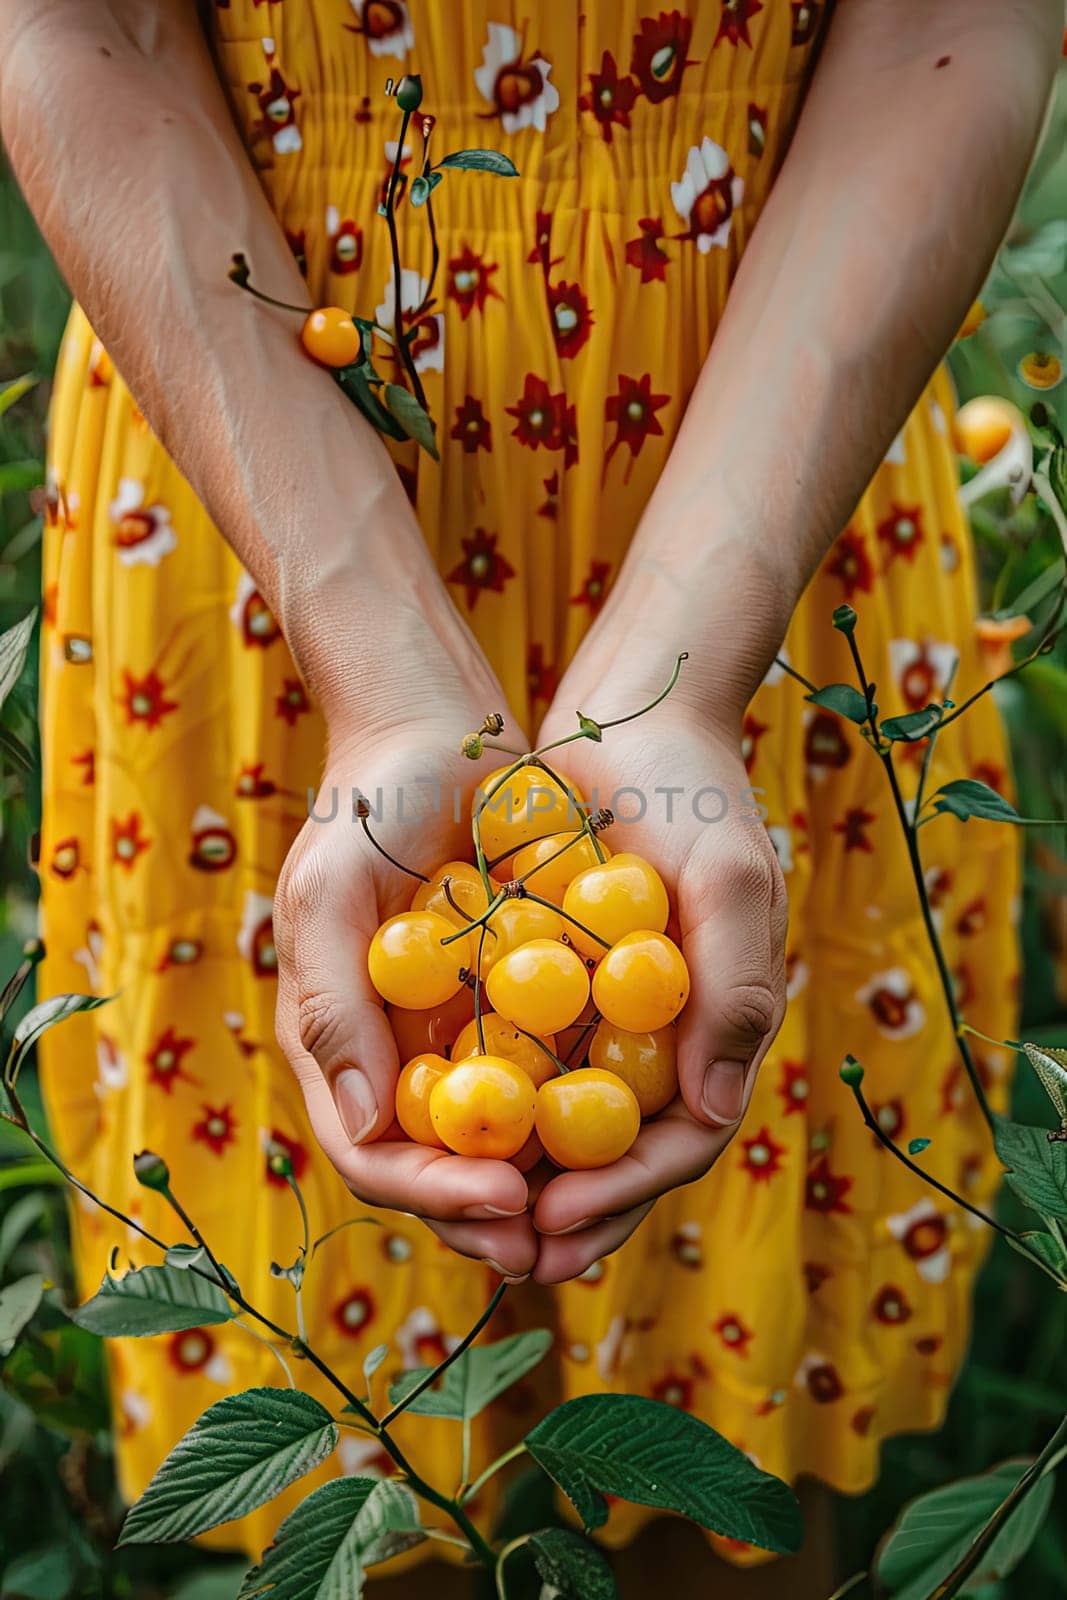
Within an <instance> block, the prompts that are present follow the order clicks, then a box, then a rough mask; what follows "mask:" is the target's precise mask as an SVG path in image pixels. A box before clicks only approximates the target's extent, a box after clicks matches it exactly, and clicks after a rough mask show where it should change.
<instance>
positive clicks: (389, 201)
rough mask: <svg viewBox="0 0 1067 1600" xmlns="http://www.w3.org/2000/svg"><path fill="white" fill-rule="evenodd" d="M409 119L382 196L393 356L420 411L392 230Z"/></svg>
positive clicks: (421, 395) (406, 116) (422, 397)
mask: <svg viewBox="0 0 1067 1600" xmlns="http://www.w3.org/2000/svg"><path fill="white" fill-rule="evenodd" d="M410 121H411V112H410V111H405V112H404V113H403V115H402V117H401V119H400V136H399V138H398V139H397V142H396V156H395V157H394V160H393V170H392V172H391V173H390V174H389V187H388V189H387V190H386V195H385V221H386V225H387V227H388V229H389V249H390V252H391V254H392V259H393V291H394V295H393V340H394V343H395V346H396V357H397V360H398V361H399V362H400V365H401V366H402V367H403V369H404V371H405V372H406V373H407V376H408V380H409V382H410V383H411V392H412V394H413V395H414V396H415V399H416V400H417V401H418V402H419V405H420V406H421V407H422V409H423V410H424V411H427V410H428V407H427V405H426V391H425V389H424V388H423V387H422V383H421V381H420V379H419V375H418V373H417V372H416V370H415V362H414V358H413V357H412V354H411V351H410V350H409V349H408V343H407V340H406V339H405V338H404V308H403V299H404V297H403V294H402V293H401V284H402V277H401V270H400V238H399V235H398V234H397V231H396V186H397V183H398V181H399V178H400V164H401V162H402V161H403V159H404V138H405V136H406V134H407V131H408V124H409V122H410Z"/></svg>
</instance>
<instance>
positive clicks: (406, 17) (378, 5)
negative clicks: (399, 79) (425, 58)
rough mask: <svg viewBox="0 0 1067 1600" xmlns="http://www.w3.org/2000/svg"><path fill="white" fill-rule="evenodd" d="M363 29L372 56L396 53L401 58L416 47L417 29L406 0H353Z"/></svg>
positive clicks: (393, 54) (396, 57)
mask: <svg viewBox="0 0 1067 1600" xmlns="http://www.w3.org/2000/svg"><path fill="white" fill-rule="evenodd" d="M352 10H353V11H354V12H355V13H356V16H357V17H358V18H359V20H360V23H361V27H360V30H359V31H360V32H361V33H362V35H363V37H364V38H365V39H366V41H367V49H368V50H369V51H370V53H371V55H372V56H393V57H395V59H396V60H397V61H402V60H403V59H404V57H405V56H406V55H407V53H408V51H409V50H413V49H414V48H415V29H414V28H413V27H412V26H411V14H410V12H409V11H408V8H407V3H406V0H352Z"/></svg>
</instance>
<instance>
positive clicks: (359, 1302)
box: [333, 1289, 374, 1339]
mask: <svg viewBox="0 0 1067 1600" xmlns="http://www.w3.org/2000/svg"><path fill="white" fill-rule="evenodd" d="M333 1320H334V1325H335V1326H336V1327H337V1328H339V1329H340V1330H341V1332H342V1333H343V1334H346V1335H347V1337H348V1338H350V1339H358V1338H359V1337H360V1336H361V1335H362V1334H363V1333H365V1332H366V1330H367V1328H368V1327H369V1326H370V1324H371V1323H372V1322H373V1321H374V1296H373V1295H372V1294H371V1292H370V1290H369V1289H353V1290H351V1292H350V1293H349V1294H346V1295H345V1297H344V1299H343V1300H339V1301H338V1302H337V1304H336V1305H335V1306H334V1308H333Z"/></svg>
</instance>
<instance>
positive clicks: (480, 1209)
mask: <svg viewBox="0 0 1067 1600" xmlns="http://www.w3.org/2000/svg"><path fill="white" fill-rule="evenodd" d="M525 1210H526V1207H525V1205H521V1206H519V1208H518V1210H517V1211H504V1210H502V1209H501V1207H500V1206H487V1205H478V1206H467V1207H466V1208H465V1210H464V1212H463V1215H464V1216H465V1217H471V1218H473V1219H474V1220H475V1221H477V1220H478V1219H479V1218H481V1217H521V1216H522V1214H523V1212H524V1211H525Z"/></svg>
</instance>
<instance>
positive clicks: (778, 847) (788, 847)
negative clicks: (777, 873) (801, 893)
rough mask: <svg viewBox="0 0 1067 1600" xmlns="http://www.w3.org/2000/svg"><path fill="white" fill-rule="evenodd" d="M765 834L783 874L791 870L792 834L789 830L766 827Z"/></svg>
mask: <svg viewBox="0 0 1067 1600" xmlns="http://www.w3.org/2000/svg"><path fill="white" fill-rule="evenodd" d="M767 833H768V835H769V837H770V841H771V843H772V844H773V846H774V853H775V855H776V856H777V857H778V865H779V866H780V867H781V869H782V871H783V872H792V870H793V832H792V829H791V828H782V827H773V828H772V827H768V829H767Z"/></svg>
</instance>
